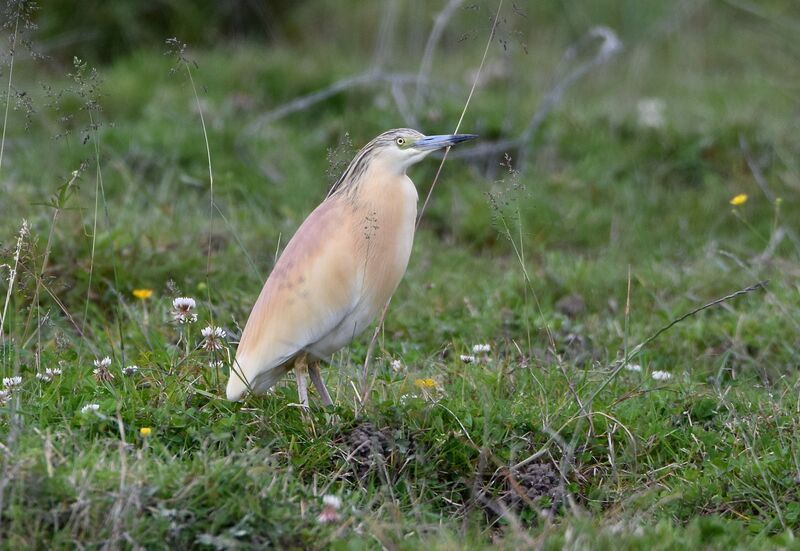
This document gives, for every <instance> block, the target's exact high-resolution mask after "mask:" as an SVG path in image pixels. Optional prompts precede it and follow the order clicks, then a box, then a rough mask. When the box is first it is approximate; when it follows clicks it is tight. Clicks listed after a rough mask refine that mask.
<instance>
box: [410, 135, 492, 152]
mask: <svg viewBox="0 0 800 551" xmlns="http://www.w3.org/2000/svg"><path fill="white" fill-rule="evenodd" d="M477 137H478V135H477V134H445V135H442V136H425V137H424V138H420V139H419V140H417V141H416V143H414V149H421V150H423V151H433V150H434V149H441V148H443V147H450V146H453V145H456V144H457V143H461V142H465V141H467V140H472V139H475V138H477Z"/></svg>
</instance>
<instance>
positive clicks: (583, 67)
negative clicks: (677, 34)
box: [453, 27, 622, 166]
mask: <svg viewBox="0 0 800 551" xmlns="http://www.w3.org/2000/svg"><path fill="white" fill-rule="evenodd" d="M595 38H601V39H602V40H603V42H602V43H601V44H600V48H599V49H598V50H597V53H596V54H595V55H594V57H592V58H591V59H590V60H588V61H585V62H583V63H581V64H580V65H578V66H577V67H575V68H574V69H573V70H572V71H570V72H569V74H567V76H566V77H565V78H564V79H562V80H560V81H558V82H557V83H556V84H555V86H553V87H552V88H551V89H550V90H549V91H548V92H547V93H546V94H545V95H544V97H543V98H542V100H541V102H539V106H538V107H537V108H536V111H535V112H534V113H533V116H532V117H531V118H530V120H529V122H528V124H527V125H526V126H525V128H524V129H523V130H522V132H520V134H519V135H518V136H517V137H516V138H509V139H505V140H500V141H496V142H490V143H485V142H484V143H479V144H477V145H475V146H473V147H470V148H460V149H458V150H456V152H455V153H453V158H456V159H460V158H474V157H482V156H489V155H497V154H498V153H503V152H506V151H508V150H510V149H523V148H524V147H526V146H527V145H528V144H529V143H530V141H531V140H532V139H533V136H534V135H535V134H536V131H537V130H539V127H540V126H541V125H542V123H543V122H544V121H545V119H546V118H547V116H548V115H549V114H550V113H551V112H552V111H553V109H555V108H556V107H557V106H558V105H559V104H560V103H561V101H562V100H563V99H564V95H565V94H566V92H567V90H569V89H570V88H571V87H572V85H573V84H575V83H576V82H577V81H579V80H580V79H582V78H583V77H585V76H586V75H588V74H589V73H590V72H591V71H592V70H594V69H596V68H597V67H600V66H601V65H605V64H606V63H608V62H609V61H610V60H611V59H612V58H613V57H614V56H616V55H617V54H618V53H619V52H620V51H621V50H622V42H621V41H620V39H619V37H618V36H617V34H616V33H615V32H614V31H613V30H611V29H609V28H608V27H593V28H592V29H590V30H589V32H588V33H587V34H586V35H585V36H584V37H583V38H582V39H581V40H579V41H578V42H577V43H575V44H574V45H572V46H570V48H568V49H567V51H566V52H565V53H564V58H565V59H571V58H572V57H574V56H575V55H576V50H577V48H578V46H579V45H580V44H581V43H583V42H585V41H586V40H591V39H595ZM520 157H521V156H520ZM521 163H522V159H521V158H519V159H518V161H517V164H518V166H521Z"/></svg>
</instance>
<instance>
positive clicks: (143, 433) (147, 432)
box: [139, 427, 153, 438]
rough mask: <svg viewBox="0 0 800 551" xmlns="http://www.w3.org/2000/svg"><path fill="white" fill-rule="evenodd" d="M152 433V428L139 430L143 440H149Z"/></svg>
mask: <svg viewBox="0 0 800 551" xmlns="http://www.w3.org/2000/svg"><path fill="white" fill-rule="evenodd" d="M152 433H153V429H151V428H150V427H142V428H140V429H139V436H141V437H142V438H147V437H148V436H150V435H151V434H152Z"/></svg>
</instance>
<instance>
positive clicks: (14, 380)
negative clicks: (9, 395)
mask: <svg viewBox="0 0 800 551" xmlns="http://www.w3.org/2000/svg"><path fill="white" fill-rule="evenodd" d="M21 384H22V377H19V376H17V377H3V386H4V387H5V388H7V389H9V390H11V389H12V388H14V387H15V386H19V385H21Z"/></svg>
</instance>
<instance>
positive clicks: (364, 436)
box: [338, 421, 415, 478]
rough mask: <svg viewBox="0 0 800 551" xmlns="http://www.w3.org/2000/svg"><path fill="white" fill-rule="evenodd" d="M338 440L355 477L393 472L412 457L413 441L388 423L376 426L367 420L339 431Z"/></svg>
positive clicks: (413, 455) (413, 454)
mask: <svg viewBox="0 0 800 551" xmlns="http://www.w3.org/2000/svg"><path fill="white" fill-rule="evenodd" d="M338 444H339V447H340V449H341V450H342V454H343V455H344V459H345V461H346V462H347V463H348V464H349V465H350V467H351V470H352V472H353V473H355V474H356V476H358V477H359V478H361V477H364V476H366V475H368V474H369V473H371V472H378V473H380V474H382V475H383V474H391V473H396V472H398V471H399V470H400V469H401V467H402V466H403V465H404V464H405V462H406V461H408V460H410V459H413V458H414V457H415V453H414V450H415V446H414V443H413V441H411V440H410V439H407V438H405V437H404V436H400V437H398V435H397V434H395V431H393V430H392V429H391V428H389V427H384V428H380V429H379V428H377V427H376V426H375V425H374V424H372V423H371V422H369V421H366V422H364V423H361V424H359V425H356V426H355V427H353V428H352V429H350V430H348V431H346V432H345V433H343V434H342V436H341V438H340V441H339V442H338Z"/></svg>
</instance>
